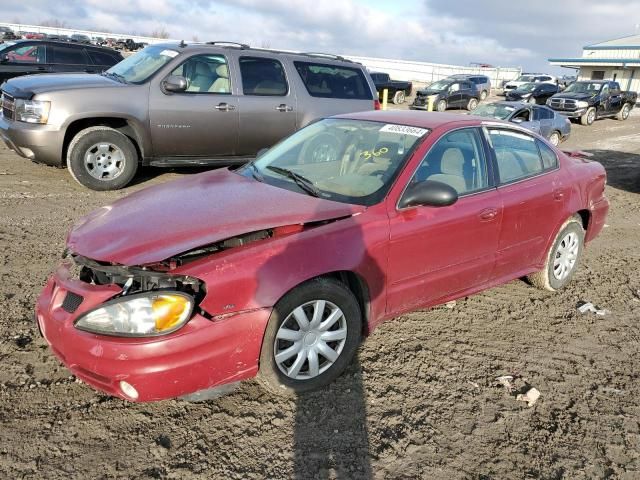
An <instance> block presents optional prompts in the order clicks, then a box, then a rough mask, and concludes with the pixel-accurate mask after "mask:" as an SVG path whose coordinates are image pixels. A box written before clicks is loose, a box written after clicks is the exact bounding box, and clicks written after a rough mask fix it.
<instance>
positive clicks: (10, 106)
mask: <svg viewBox="0 0 640 480" xmlns="http://www.w3.org/2000/svg"><path fill="white" fill-rule="evenodd" d="M0 106H1V108H2V115H3V116H4V117H6V118H8V119H10V120H13V115H14V112H15V110H16V103H15V100H14V98H13V97H12V96H11V95H8V94H6V93H4V92H2V96H0Z"/></svg>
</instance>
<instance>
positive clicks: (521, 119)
mask: <svg viewBox="0 0 640 480" xmlns="http://www.w3.org/2000/svg"><path fill="white" fill-rule="evenodd" d="M511 121H512V122H513V123H517V124H518V125H520V126H521V127H524V128H526V129H527V130H531V131H532V132H536V133H540V120H539V119H536V118H535V115H534V110H533V107H532V106H531V105H526V106H524V107H522V108H521V109H520V110H518V111H517V112H516V113H514V114H513V116H512V117H511Z"/></svg>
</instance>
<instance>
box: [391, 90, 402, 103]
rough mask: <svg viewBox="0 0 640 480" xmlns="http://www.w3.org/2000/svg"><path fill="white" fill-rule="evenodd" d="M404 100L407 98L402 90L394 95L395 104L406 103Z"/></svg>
mask: <svg viewBox="0 0 640 480" xmlns="http://www.w3.org/2000/svg"><path fill="white" fill-rule="evenodd" d="M404 100H405V95H404V92H403V91H402V90H398V91H397V92H396V94H395V95H394V96H393V103H394V104H395V105H400V104H402V103H404Z"/></svg>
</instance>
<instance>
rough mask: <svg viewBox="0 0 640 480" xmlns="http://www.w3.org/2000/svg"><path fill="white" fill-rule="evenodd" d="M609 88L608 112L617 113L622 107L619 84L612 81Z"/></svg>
mask: <svg viewBox="0 0 640 480" xmlns="http://www.w3.org/2000/svg"><path fill="white" fill-rule="evenodd" d="M610 88H611V91H610V97H609V111H608V113H618V112H619V111H620V109H621V108H622V91H621V90H620V84H618V83H617V82H612V83H611V87H610Z"/></svg>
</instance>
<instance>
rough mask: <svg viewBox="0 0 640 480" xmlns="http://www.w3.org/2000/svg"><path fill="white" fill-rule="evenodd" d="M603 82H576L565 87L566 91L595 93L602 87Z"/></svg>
mask: <svg viewBox="0 0 640 480" xmlns="http://www.w3.org/2000/svg"><path fill="white" fill-rule="evenodd" d="M602 85H603V84H602V83H593V82H574V83H572V84H571V85H569V86H568V87H567V88H565V90H564V91H565V92H570V93H593V94H596V93H598V92H599V91H600V89H601V88H602Z"/></svg>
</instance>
